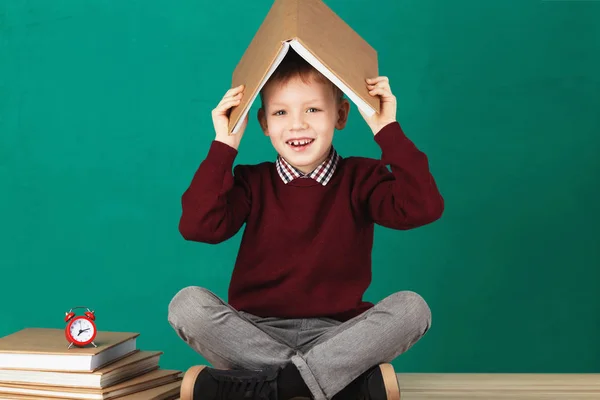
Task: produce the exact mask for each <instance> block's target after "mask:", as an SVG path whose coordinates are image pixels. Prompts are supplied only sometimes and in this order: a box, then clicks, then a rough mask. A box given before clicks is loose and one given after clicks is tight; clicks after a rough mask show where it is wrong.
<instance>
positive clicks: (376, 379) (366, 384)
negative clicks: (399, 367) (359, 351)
mask: <svg viewBox="0 0 600 400" xmlns="http://www.w3.org/2000/svg"><path fill="white" fill-rule="evenodd" d="M332 400H400V387H399V386H398V379H397V378H396V372H395V371H394V367H393V366H392V364H379V365H377V366H375V367H371V368H369V369H368V370H367V371H365V372H363V373H362V374H361V375H360V376H359V377H358V378H356V379H355V380H354V381H352V382H351V383H350V384H349V385H348V386H346V387H345V388H344V389H342V390H341V391H340V392H339V393H337V394H336V395H335V396H333V399H332Z"/></svg>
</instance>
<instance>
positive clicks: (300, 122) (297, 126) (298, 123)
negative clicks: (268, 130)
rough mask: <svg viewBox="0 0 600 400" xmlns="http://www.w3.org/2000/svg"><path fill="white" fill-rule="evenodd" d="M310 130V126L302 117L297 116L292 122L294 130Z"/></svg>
mask: <svg viewBox="0 0 600 400" xmlns="http://www.w3.org/2000/svg"><path fill="white" fill-rule="evenodd" d="M306 128H308V124H307V123H306V121H305V120H304V118H303V117H302V116H296V117H294V118H293V120H292V130H303V129H306Z"/></svg>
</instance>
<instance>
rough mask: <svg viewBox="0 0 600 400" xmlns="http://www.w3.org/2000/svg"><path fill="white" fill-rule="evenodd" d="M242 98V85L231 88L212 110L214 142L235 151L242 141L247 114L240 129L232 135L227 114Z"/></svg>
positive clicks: (246, 123)
mask: <svg viewBox="0 0 600 400" xmlns="http://www.w3.org/2000/svg"><path fill="white" fill-rule="evenodd" d="M243 96H244V85H240V86H238V87H235V88H231V89H229V90H228V91H227V92H226V93H225V95H224V96H223V98H222V99H221V101H220V102H219V104H218V105H217V107H216V108H215V109H214V110H212V119H213V125H214V127H215V133H216V137H215V140H216V141H219V142H222V143H225V144H227V145H229V146H231V147H233V148H234V149H236V150H237V149H238V147H239V146H240V140H242V136H243V134H244V131H245V130H246V125H248V114H246V117H245V118H244V121H242V126H240V129H239V130H238V132H237V133H236V134H234V135H230V134H229V114H230V109H231V108H232V107H234V106H237V105H239V104H240V101H241V100H242V97H243Z"/></svg>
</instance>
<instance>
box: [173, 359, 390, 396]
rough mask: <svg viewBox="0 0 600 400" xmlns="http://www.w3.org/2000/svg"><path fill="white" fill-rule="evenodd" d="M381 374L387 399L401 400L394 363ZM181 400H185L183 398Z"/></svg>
mask: <svg viewBox="0 0 600 400" xmlns="http://www.w3.org/2000/svg"><path fill="white" fill-rule="evenodd" d="M379 369H380V370H381V376H382V377H383V385H384V386H385V395H386V399H387V400H400V386H398V378H397V377H396V371H394V366H393V365H392V364H380V365H379ZM181 400H184V399H183V398H181Z"/></svg>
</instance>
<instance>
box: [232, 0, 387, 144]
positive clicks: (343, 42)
mask: <svg viewBox="0 0 600 400" xmlns="http://www.w3.org/2000/svg"><path fill="white" fill-rule="evenodd" d="M290 48H292V49H293V50H294V51H295V52H297V53H298V54H299V55H300V56H302V57H303V58H304V59H305V60H306V61H308V62H309V63H310V64H311V65H312V66H313V67H315V68H316V69H317V70H318V71H319V72H321V73H322V74H323V75H325V77H327V78H328V79H329V80H330V81H331V82H333V83H334V84H335V85H336V86H337V87H339V88H340V89H341V90H342V91H343V92H344V93H345V94H346V96H348V98H349V99H350V100H352V102H354V104H356V106H357V107H358V108H359V109H360V110H361V111H363V112H364V113H365V114H366V115H367V116H371V115H373V114H374V113H376V112H379V111H380V103H379V98H378V97H373V96H371V95H370V94H369V91H368V88H367V83H366V79H367V78H375V77H377V76H378V75H379V72H378V61H377V51H375V49H374V48H373V47H371V46H370V45H369V43H367V42H366V41H365V40H364V39H363V38H362V37H361V36H360V35H359V34H358V33H357V32H355V31H354V30H353V29H352V28H351V27H350V26H349V25H348V24H347V23H346V22H345V21H344V20H342V19H341V18H340V17H339V16H338V15H337V14H336V13H335V12H334V11H333V10H332V9H331V8H329V7H328V6H327V5H326V4H325V3H323V1H322V0H275V1H274V2H273V4H272V6H271V8H270V10H269V12H268V13H267V15H266V17H265V19H264V20H263V22H262V24H261V25H260V27H259V29H258V31H257V32H256V34H255V35H254V37H253V38H252V40H251V42H250V44H249V45H248V47H247V48H246V50H245V52H244V54H243V55H242V57H241V59H240V61H239V62H238V64H237V66H236V68H235V70H234V71H233V76H232V87H237V86H239V85H245V90H244V96H243V98H242V101H241V102H240V104H239V105H237V106H235V107H233V108H232V110H231V114H230V117H229V133H230V134H235V133H237V132H238V130H239V127H240V126H241V123H242V121H243V120H244V118H245V117H246V114H247V113H248V111H249V110H250V107H251V106H252V104H253V103H254V101H255V99H256V97H257V96H258V95H259V93H260V90H261V89H262V88H263V86H264V85H265V83H266V82H267V81H268V80H269V78H270V77H271V75H272V74H273V72H274V71H275V70H276V69H277V67H278V66H279V64H280V63H281V61H282V60H283V58H284V57H285V55H286V54H287V52H288V51H290Z"/></svg>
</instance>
